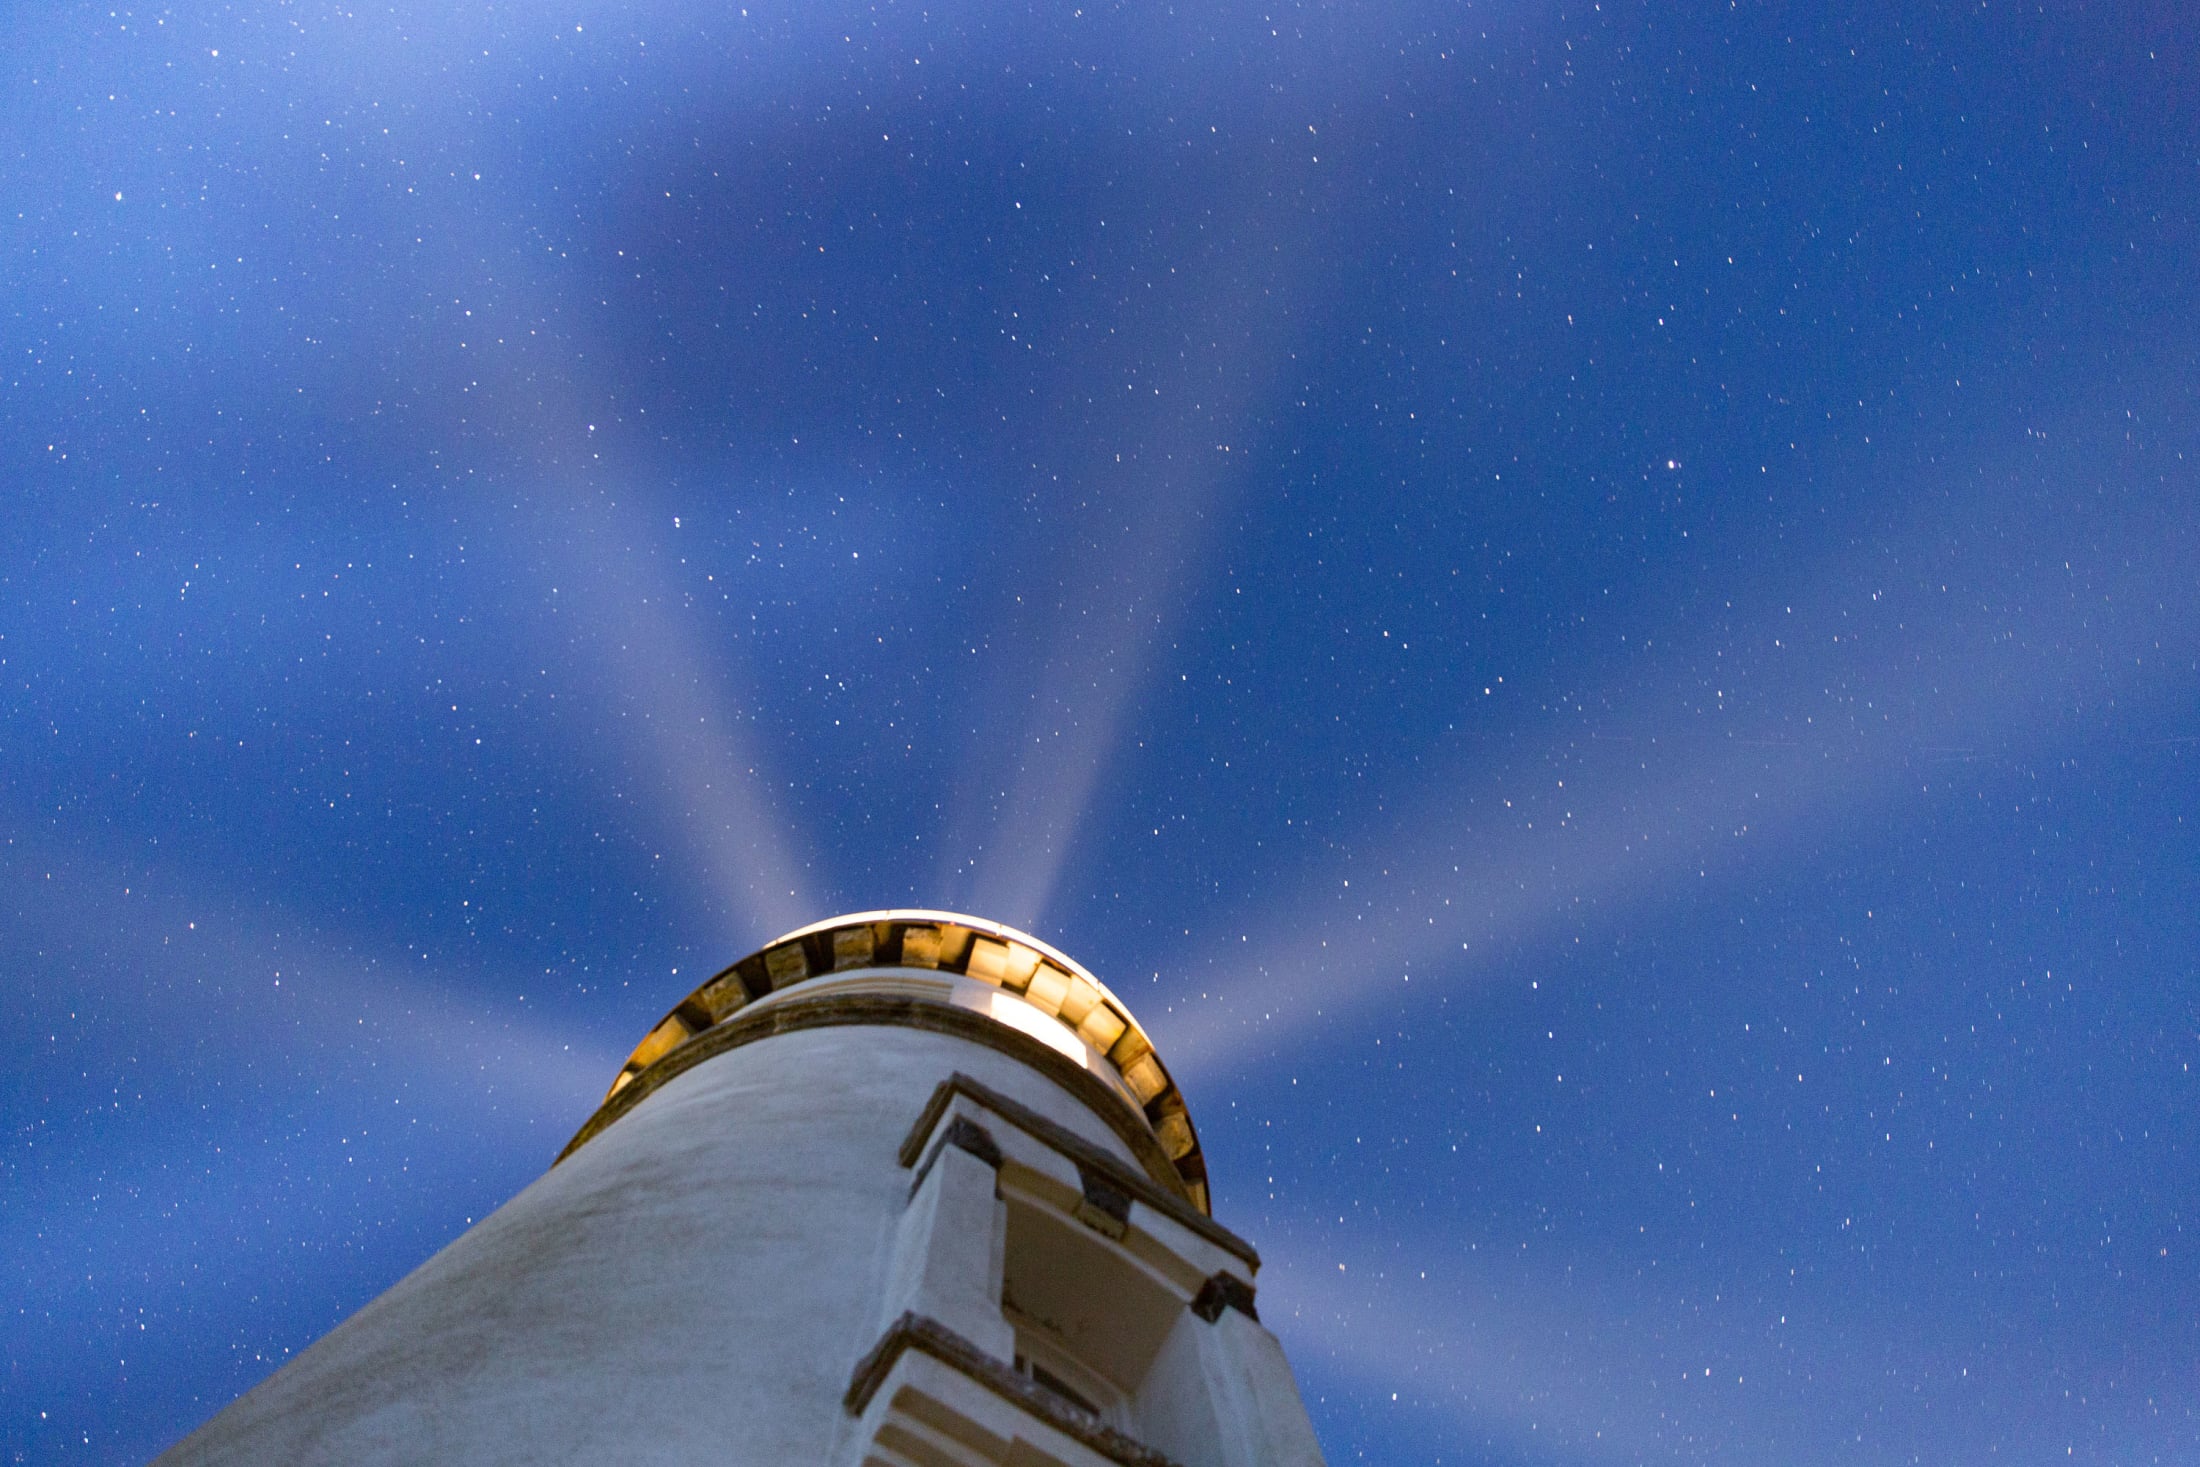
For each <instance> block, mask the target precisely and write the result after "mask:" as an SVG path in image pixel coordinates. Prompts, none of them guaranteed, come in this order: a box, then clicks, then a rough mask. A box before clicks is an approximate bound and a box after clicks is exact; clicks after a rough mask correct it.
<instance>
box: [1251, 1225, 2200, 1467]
mask: <svg viewBox="0 0 2200 1467" xmlns="http://www.w3.org/2000/svg"><path fill="white" fill-rule="evenodd" d="M1264 1251H1265V1252H1266V1255H1267V1263H1266V1265H1265V1267H1264V1268H1263V1270H1262V1281H1261V1296H1260V1304H1261V1311H1262V1317H1263V1319H1264V1320H1265V1321H1267V1322H1268V1323H1269V1325H1270V1327H1271V1328H1273V1329H1275V1330H1276V1331H1277V1332H1278V1333H1279V1334H1280V1335H1281V1336H1282V1337H1283V1338H1284V1341H1285V1343H1286V1346H1287V1347H1288V1348H1289V1350H1290V1352H1291V1355H1292V1358H1293V1360H1294V1362H1296V1363H1297V1365H1298V1367H1299V1370H1300V1373H1301V1375H1302V1377H1313V1378H1315V1379H1319V1378H1320V1377H1321V1376H1323V1375H1329V1376H1331V1377H1332V1378H1335V1379H1338V1380H1339V1381H1340V1383H1341V1384H1343V1385H1345V1386H1346V1387H1347V1388H1348V1389H1349V1390H1351V1391H1352V1393H1353V1395H1354V1396H1355V1397H1356V1398H1357V1399H1358V1400H1359V1401H1361V1402H1364V1403H1366V1404H1365V1405H1364V1406H1363V1407H1362V1409H1361V1412H1360V1417H1361V1419H1364V1420H1370V1421H1375V1422H1380V1421H1381V1420H1382V1419H1383V1418H1384V1417H1386V1416H1389V1417H1392V1418H1393V1419H1395V1418H1396V1416H1397V1414H1398V1413H1401V1412H1402V1413H1404V1414H1405V1420H1404V1421H1403V1422H1401V1423H1400V1428H1401V1429H1400V1430H1399V1435H1400V1436H1401V1437H1409V1438H1413V1439H1416V1442H1417V1445H1419V1446H1420V1447H1421V1448H1422V1449H1423V1450H1426V1449H1427V1448H1428V1447H1429V1446H1430V1445H1432V1444H1431V1443H1430V1442H1429V1441H1428V1438H1429V1437H1430V1436H1431V1435H1434V1436H1436V1437H1438V1438H1439V1439H1440V1440H1441V1442H1442V1444H1443V1445H1444V1447H1445V1448H1446V1451H1445V1456H1446V1459H1447V1460H1450V1459H1451V1451H1450V1450H1449V1449H1450V1448H1452V1447H1454V1446H1456V1447H1457V1448H1459V1449H1460V1453H1461V1456H1462V1457H1464V1458H1465V1459H1466V1460H1473V1459H1474V1454H1475V1453H1476V1452H1477V1451H1486V1450H1487V1449H1488V1448H1489V1447H1490V1446H1491V1445H1496V1446H1498V1447H1500V1448H1501V1449H1502V1453H1501V1454H1502V1457H1503V1459H1504V1460H1516V1461H1521V1462H1530V1463H1545V1462H1547V1463H1553V1464H1559V1463H1578V1464H1584V1467H1586V1464H1602V1463H1615V1464H1616V1463H1632V1462H1642V1461H1648V1460H1653V1459H1655V1460H1664V1459H1667V1458H1669V1457H1673V1456H1675V1455H1676V1454H1677V1455H1679V1456H1680V1457H1683V1458H1685V1459H1686V1460H1689V1461H1693V1462H1703V1463H1733V1464H1737V1467H1740V1464H1752V1467H1753V1464H1757V1463H1763V1462H1782V1463H1792V1464H1796V1467H1806V1464H1815V1463H1849V1462H1876V1461H1891V1460H1899V1461H1912V1460H1916V1461H1959V1460H1966V1459H1973V1458H1977V1457H1978V1456H1979V1455H1980V1454H1981V1453H1982V1452H1988V1453H1991V1455H1992V1457H1993V1460H1995V1461H2009V1462H2015V1463H2025V1462H2041V1463H2044V1462H2048V1461H2055V1462H2065V1461H2069V1460H2071V1457H2070V1456H2069V1455H2066V1454H2067V1453H2068V1452H2069V1448H2070V1445H2071V1444H2072V1443H2073V1442H2080V1443H2086V1444H2088V1445H2089V1446H2090V1448H2091V1450H2092V1452H2093V1455H2092V1456H2091V1457H2090V1458H2089V1460H2095V1461H2103V1462H2149V1461H2172V1460H2177V1458H2178V1454H2179V1450H2180V1448H2179V1444H2180V1443H2181V1442H2183V1441H2184V1439H2185V1435H2184V1434H2185V1433H2186V1432H2188V1431H2189V1430H2190V1423H2191V1421H2192V1420H2193V1416H2194V1413H2195V1412H2196V1411H2200V1396H2196V1395H2195V1393H2194V1391H2193V1389H2192V1386H2191V1383H2190V1382H2189V1381H2187V1380H2182V1379H2179V1378H2177V1374H2176V1372H2175V1371H2174V1370H2171V1369H2166V1368H2165V1369H2162V1370H2159V1371H2158V1372H2156V1374H2155V1375H2154V1376H2153V1377H2152V1378H2148V1377H2145V1376H2142V1375H2135V1374H2134V1373H2133V1372H2132V1368H2131V1362H2130V1361H2129V1360H2128V1359H2126V1358H2124V1357H2123V1354H2122V1352H2121V1351H2119V1350H2115V1349H2113V1348H2110V1349H2108V1350H2107V1351H2104V1349H2103V1347H2102V1344H2101V1342H2100V1341H2098V1340H2085V1339H2081V1338H2076V1337H2065V1335H2064V1332H2057V1334H2055V1335H2047V1336H2043V1334H2042V1332H2041V1331H2040V1329H2039V1327H2038V1324H2037V1323H2036V1321H2033V1320H2029V1319H2024V1320H2019V1319H2015V1318H2012V1319H2008V1320H2003V1321H1996V1320H1993V1319H1991V1318H1981V1317H1979V1316H1977V1315H1974V1314H1972V1313H1969V1312H1967V1311H1963V1310H1957V1311H1953V1312H1942V1313H1936V1312H1933V1311H1927V1310H1915V1311H1913V1310H1909V1309H1905V1308H1903V1307H1902V1306H1901V1303H1900V1301H1899V1294H1900V1292H1901V1290H1900V1287H1899V1285H1896V1284H1894V1283H1892V1282H1891V1281H1880V1282H1879V1283H1878V1285H1877V1288H1878V1289H1879V1290H1883V1291H1884V1292H1879V1293H1874V1294H1872V1295H1871V1296H1869V1297H1860V1296H1859V1295H1858V1293H1857V1292H1856V1291H1855V1290H1853V1289H1849V1288H1845V1287H1843V1286H1841V1285H1839V1284H1835V1283H1831V1282H1826V1281H1819V1282H1816V1283H1808V1284H1805V1283H1797V1282H1796V1281H1794V1280H1793V1279H1791V1278H1790V1277H1789V1270H1788V1269H1787V1268H1786V1267H1784V1266H1783V1267H1780V1268H1778V1269H1775V1270H1773V1271H1772V1275H1773V1276H1772V1277H1771V1278H1769V1279H1768V1281H1767V1282H1766V1283H1765V1284H1764V1286H1762V1287H1757V1286H1754V1285H1753V1284H1751V1283H1749V1282H1747V1281H1738V1280H1737V1279H1736V1278H1735V1277H1734V1276H1732V1275H1728V1276H1725V1277H1722V1278H1719V1279H1711V1278H1705V1277H1700V1276H1689V1275H1686V1274H1684V1273H1682V1272H1680V1271H1675V1272H1673V1273H1671V1274H1670V1275H1668V1274H1667V1273H1666V1271H1665V1270H1660V1271H1659V1272H1658V1274H1656V1275H1647V1274H1645V1273H1644V1272H1642V1271H1640V1270H1637V1269H1633V1268H1628V1269H1627V1270H1626V1271H1625V1273H1624V1274H1623V1273H1622V1272H1620V1271H1619V1270H1618V1269H1617V1268H1615V1267H1614V1266H1613V1265H1611V1264H1610V1263H1603V1264H1600V1263H1599V1262H1597V1261H1595V1260H1589V1261H1583V1260H1582V1259H1581V1258H1580V1257H1579V1256H1578V1254H1575V1255H1570V1256H1571V1257H1572V1258H1573V1260H1574V1261H1572V1262H1570V1263H1568V1264H1565V1265H1556V1264H1553V1263H1552V1262H1550V1261H1549V1260H1545V1261H1543V1262H1540V1263H1537V1262H1532V1261H1530V1260H1528V1259H1525V1258H1523V1257H1520V1256H1516V1255H1508V1256H1503V1257H1500V1256H1497V1254H1496V1252H1494V1251H1493V1250H1490V1249H1487V1248H1485V1249H1479V1250H1470V1249H1469V1248H1468V1247H1467V1246H1466V1245H1465V1244H1464V1243H1462V1242H1460V1241H1458V1240H1456V1239H1450V1238H1435V1237H1420V1238H1412V1237H1399V1238H1397V1239H1396V1241H1395V1242H1394V1244H1393V1245H1392V1246H1391V1247H1389V1248H1388V1249H1386V1250H1384V1251H1381V1252H1376V1251H1370V1250H1369V1249H1367V1248H1365V1247H1360V1246H1355V1245H1354V1244H1353V1243H1352V1242H1350V1241H1348V1240H1341V1239H1339V1238H1337V1237H1336V1236H1335V1231H1334V1230H1331V1229H1323V1230H1322V1235H1321V1236H1320V1238H1319V1240H1318V1241H1317V1239H1316V1238H1315V1237H1312V1236H1308V1235H1305V1234H1301V1233H1299V1232H1296V1231H1290V1230H1287V1231H1285V1232H1284V1233H1283V1234H1282V1235H1281V1236H1276V1235H1273V1234H1271V1235H1270V1236H1269V1237H1267V1238H1266V1239H1265V1240H1264ZM1987 1312H1988V1313H1989V1314H1990V1313H1991V1311H1990V1310H1989V1311H1987ZM1393 1401H1395V1402H1396V1404H1395V1405H1393V1404H1392V1402H1393ZM1431 1428H1433V1431H1432V1430H1431ZM1328 1445H1329V1446H1330V1448H1331V1452H1332V1455H1333V1456H1334V1455H1338V1454H1339V1449H1340V1448H1341V1446H1342V1445H1343V1444H1342V1443H1339V1442H1331V1443H1329V1444H1328ZM1363 1445H1365V1446H1373V1447H1380V1446H1381V1445H1382V1443H1380V1442H1375V1443H1364V1444H1363Z"/></svg>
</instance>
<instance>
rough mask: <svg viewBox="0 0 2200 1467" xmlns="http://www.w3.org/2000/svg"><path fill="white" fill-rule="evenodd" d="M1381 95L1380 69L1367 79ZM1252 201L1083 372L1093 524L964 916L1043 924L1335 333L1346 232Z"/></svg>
mask: <svg viewBox="0 0 2200 1467" xmlns="http://www.w3.org/2000/svg"><path fill="white" fill-rule="evenodd" d="M1383 84H1384V76H1383V73H1382V70H1381V67H1380V66H1379V65H1378V66H1376V67H1375V68H1373V69H1372V70H1371V72H1370V74H1369V75H1368V76H1366V77H1365V78H1363V85H1364V86H1365V87H1366V89H1367V90H1369V91H1370V92H1379V91H1380V89H1381V87H1382V85H1383ZM1238 184H1239V188H1238V192H1237V194H1236V196H1235V197H1234V198H1231V199H1226V200H1222V201H1219V202H1218V209H1219V211H1220V212H1224V213H1231V214H1243V215H1246V216H1250V217H1249V218H1246V219H1241V220H1240V221H1239V224H1238V227H1237V228H1235V229H1234V230H1233V234H1234V237H1235V238H1236V239H1237V240H1240V241H1243V242H1244V243H1242V244H1240V245H1237V246H1235V247H1232V248H1224V249H1211V250H1208V251H1207V252H1206V253H1204V254H1195V253H1189V252H1188V253H1187V255H1186V257H1185V259H1184V262H1183V263H1182V264H1180V265H1177V266H1173V267H1172V268H1171V271H1170V279H1168V280H1166V281H1163V282H1161V283H1162V284H1163V286H1164V287H1165V289H1164V290H1162V291H1156V292H1154V294H1153V296H1151V297H1148V298H1147V304H1145V306H1144V310H1143V313H1142V314H1139V315H1135V316H1134V315H1131V314H1130V313H1128V312H1126V313H1125V315H1124V318H1123V319H1121V320H1120V321H1118V323H1117V324H1116V327H1115V329H1114V331H1113V332H1111V335H1118V336H1119V338H1120V340H1121V343H1122V345H1121V346H1120V348H1119V349H1118V350H1117V352H1116V353H1115V354H1114V355H1112V356H1104V357H1099V358H1095V359H1093V360H1089V361H1080V362H1079V363H1078V364H1077V366H1078V368H1079V375H1078V376H1077V377H1076V378H1075V379H1074V380H1071V381H1069V382H1067V383H1066V384H1064V385H1063V386H1062V387H1061V388H1060V389H1059V390H1058V391H1057V394H1056V396H1057V399H1058V401H1059V404H1060V410H1059V411H1058V412H1057V414H1056V415H1055V416H1057V417H1058V418H1060V419H1061V420H1063V421H1072V420H1074V419H1076V418H1079V417H1084V418H1088V419H1089V420H1090V421H1091V424H1092V426H1090V427H1088V428H1087V429H1085V430H1084V436H1083V440H1082V441H1083V442H1084V443H1085V444H1086V445H1088V448H1087V455H1086V456H1087V462H1086V463H1085V464H1083V465H1080V466H1077V469H1076V475H1075V483H1074V486H1073V487H1074V490H1075V491H1076V493H1077V496H1078V498H1079V501H1080V508H1081V511H1082V512H1081V513H1079V514H1078V515H1077V516H1076V518H1075V523H1074V526H1073V528H1072V529H1071V530H1070V532H1069V533H1068V534H1067V535H1066V536H1063V537H1061V538H1059V539H1058V540H1057V542H1056V543H1055V544H1053V545H1052V546H1050V547H1049V549H1048V551H1047V552H1046V554H1044V555H1043V556H1041V557H1038V558H1037V559H1036V560H1035V562H1034V572H1033V574H1032V576H1031V577H1030V589H1031V590H1032V592H1033V593H1034V598H1035V599H1041V600H1051V601H1052V603H1053V604H1052V605H1051V606H1048V607H1042V608H1041V610H1040V612H1039V617H1040V618H1041V620H1040V622H1039V623H1038V624H1037V625H1036V627H1035V628H1034V629H1033V632H1034V635H1035V636H1036V637H1037V639H1038V641H1039V643H1040V646H1041V647H1042V648H1043V650H1042V651H1040V652H1038V653H1037V654H1036V655H1035V656H1034V657H1032V658H1031V660H1030V665H1029V666H1028V667H1025V668H1019V667H1014V666H1011V667H1008V668H1006V669H1005V670H1004V672H1003V673H1002V674H1001V675H1000V676H998V677H996V679H995V680H996V682H1000V683H1005V684H1007V685H1008V688H1009V690H1010V691H1011V692H1012V694H1013V701H1008V702H1007V704H1006V706H1005V707H1000V708H998V711H996V712H993V713H991V714H990V715H989V716H987V717H986V718H985V719H984V722H985V723H986V724H988V725H990V726H988V727H981V728H979V729H976V730H974V731H973V732H974V733H975V734H976V735H977V742H976V743H975V744H974V745H973V750H972V759H971V768H972V773H971V774H969V775H968V776H966V778H965V779H964V780H963V781H962V784H961V787H960V789H959V790H958V792H957V795H956V802H955V807H954V809H953V810H952V811H951V814H950V826H949V832H948V840H947V841H946V844H945V846H944V848H943V859H944V860H945V861H946V862H948V863H950V864H949V867H948V869H947V870H945V871H943V872H942V873H941V877H942V880H943V881H944V882H945V883H946V885H947V887H948V889H949V890H950V891H951V892H959V893H961V895H958V896H956V897H955V898H954V899H955V900H956V901H957V902H958V903H960V904H962V905H964V906H967V907H968V908H970V909H971V910H973V911H980V912H986V913H991V914H995V915H996V916H998V918H999V919H1000V920H1002V921H1007V922H1011V923H1017V924H1021V925H1027V926H1039V925H1043V924H1044V920H1045V916H1046V914H1047V910H1048V907H1049V904H1050V903H1051V902H1052V901H1053V899H1054V897H1055V896H1056V893H1057V887H1058V886H1059V884H1060V880H1061V874H1062V869H1063V864H1064V862H1065V860H1066V859H1067V858H1068V856H1069V854H1070V852H1071V851H1072V850H1073V849H1074V848H1075V847H1076V843H1077V840H1078V836H1079V831H1080V828H1081V826H1082V825H1083V823H1084V819H1085V815H1086V813H1087V811H1088V810H1089V809H1090V808H1091V806H1092V803H1093V800H1094V796H1095V794H1096V792H1097V791H1098V789H1099V786H1100V782H1101V779H1102V777H1103V775H1104V774H1105V773H1106V771H1107V768H1108V764H1109V761H1110V759H1111V758H1112V757H1114V756H1115V755H1116V754H1117V753H1118V752H1119V751H1120V749H1121V747H1122V744H1123V740H1124V726H1125V722H1126V720H1127V719H1128V718H1129V717H1130V716H1131V714H1132V712H1133V710H1134V709H1135V708H1136V706H1137V703H1138V700H1139V697H1140V695H1141V693H1142V691H1143V690H1144V689H1145V687H1146V685H1147V679H1148V676H1149V673H1150V671H1151V668H1152V663H1153V661H1154V657H1155V652H1156V649H1157V645H1158V643H1159V642H1160V641H1161V640H1162V639H1163V638H1164V637H1165V636H1166V635H1167V634H1168V632H1169V630H1170V628H1171V623H1172V619H1173V618H1174V617H1175V616H1176V615H1177V614H1178V613H1179V612H1180V611H1181V610H1182V609H1183V607H1184V605H1185V603H1186V601H1187V600H1188V597H1189V588H1190V587H1192V586H1193V585H1195V584H1197V582H1198V578H1199V572H1200V568H1201V565H1202V563H1203V562H1204V560H1205V559H1206V554H1207V550H1208V547H1209V546H1210V544H1211V542H1212V541H1214V540H1215V539H1216V538H1217V537H1218V536H1219V535H1220V534H1221V533H1222V532H1223V528H1224V521H1225V520H1226V519H1227V518H1228V517H1229V511H1230V509H1231V507H1232V506H1233V504H1234V503H1235V499H1236V495H1237V493H1238V492H1239V490H1240V489H1241V488H1242V486H1243V485H1244V483H1245V481H1246V479H1247V477H1248V476H1250V475H1253V474H1257V473H1259V472H1260V471H1261V470H1260V467H1259V466H1260V465H1261V463H1262V454H1261V450H1262V449H1263V447H1264V446H1265V445H1264V443H1263V441H1262V440H1263V438H1264V437H1265V433H1264V432H1263V431H1262V430H1261V429H1260V427H1259V425H1260V424H1262V423H1264V422H1266V421H1269V420H1270V416H1269V414H1268V409H1270V408H1271V407H1273V406H1275V405H1276V404H1277V403H1278V402H1280V400H1281V399H1282V398H1283V397H1284V396H1285V395H1287V392H1288V391H1289V390H1290V389H1288V388H1287V377H1288V374H1289V373H1290V372H1291V370H1292V366H1293V363H1294V361H1295V360H1296V359H1297V356H1298V352H1297V351H1296V350H1295V349H1296V348H1297V347H1299V346H1301V345H1303V344H1304V342H1305V341H1306V340H1307V339H1308V337H1309V336H1310V335H1311V334H1312V333H1313V332H1314V330H1315V329H1316V328H1317V326H1318V324H1320V317H1321V315H1322V308H1321V305H1320V302H1321V301H1322V300H1324V299H1325V294H1324V291H1323V290H1322V288H1321V287H1322V284H1323V276H1324V274H1325V272H1327V271H1330V270H1333V269H1335V268H1336V263H1335V262H1336V260H1337V259H1338V258H1339V254H1338V252H1337V251H1334V250H1332V249H1331V248H1330V243H1331V241H1330V235H1331V233H1332V232H1333V231H1334V230H1335V229H1336V228H1337V223H1336V221H1334V220H1331V219H1328V218H1326V217H1320V218H1317V219H1316V220H1315V221H1311V222H1310V221H1309V219H1308V218H1307V216H1306V214H1305V212H1303V210H1302V211H1300V212H1292V211H1291V210H1289V209H1287V207H1286V202H1287V201H1288V202H1290V203H1292V204H1303V195H1302V194H1301V193H1300V192H1299V191H1298V189H1299V186H1298V185H1297V184H1295V183H1290V182H1288V181H1287V180H1285V179H1283V178H1281V177H1271V176H1268V175H1266V174H1261V173H1255V174H1254V175H1253V176H1252V177H1251V178H1250V180H1247V179H1240V180H1238ZM1095 405H1096V406H1095ZM1012 630H1013V629H1012ZM973 852H975V855H973V854H972V853H973Z"/></svg>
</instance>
